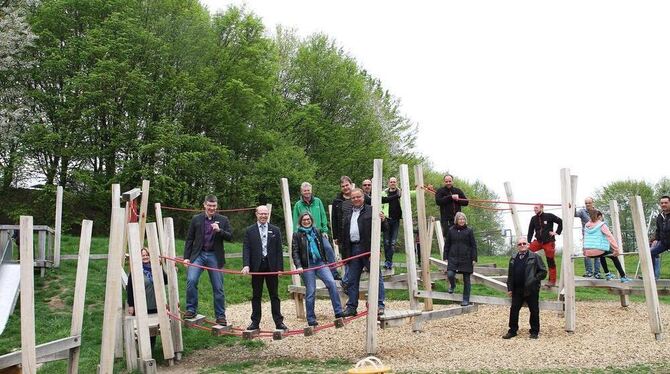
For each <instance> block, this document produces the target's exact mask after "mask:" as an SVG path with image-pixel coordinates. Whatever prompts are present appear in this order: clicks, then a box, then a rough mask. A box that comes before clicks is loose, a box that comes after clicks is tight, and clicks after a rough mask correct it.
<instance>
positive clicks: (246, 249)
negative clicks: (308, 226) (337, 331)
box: [242, 205, 288, 330]
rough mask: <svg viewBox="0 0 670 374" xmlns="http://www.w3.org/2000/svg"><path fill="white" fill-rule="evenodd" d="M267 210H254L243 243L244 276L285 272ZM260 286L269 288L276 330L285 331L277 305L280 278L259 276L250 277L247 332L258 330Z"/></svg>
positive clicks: (278, 239)
mask: <svg viewBox="0 0 670 374" xmlns="http://www.w3.org/2000/svg"><path fill="white" fill-rule="evenodd" d="M269 218H270V212H269V210H268V207H267V206H265V205H260V206H258V207H256V221H257V222H256V223H254V224H253V225H251V226H249V227H247V231H246V233H245V234H244V243H242V263H243V264H244V267H243V268H242V273H243V274H248V273H249V272H250V271H251V272H263V273H269V272H277V271H283V270H284V256H283V253H282V241H281V232H280V231H279V227H277V226H275V225H272V224H270V223H268V219H269ZM263 282H265V284H266V285H267V287H268V293H269V294H270V305H271V310H272V319H273V320H274V323H275V327H276V328H277V330H288V327H286V325H285V324H284V316H282V314H281V308H280V301H279V276H278V275H277V274H267V275H264V274H259V275H252V276H251V289H252V297H251V324H250V325H249V327H247V330H258V329H259V327H260V322H261V298H262V297H263Z"/></svg>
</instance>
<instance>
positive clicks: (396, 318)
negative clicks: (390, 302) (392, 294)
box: [378, 309, 421, 329]
mask: <svg viewBox="0 0 670 374" xmlns="http://www.w3.org/2000/svg"><path fill="white" fill-rule="evenodd" d="M420 315H421V311H420V310H394V309H387V310H386V311H385V312H384V314H382V315H381V316H379V317H378V320H379V325H380V327H381V328H383V329H385V328H389V327H398V326H402V325H404V324H405V323H407V322H408V321H410V320H411V319H412V318H413V317H417V316H420Z"/></svg>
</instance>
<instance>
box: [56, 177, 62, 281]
mask: <svg viewBox="0 0 670 374" xmlns="http://www.w3.org/2000/svg"><path fill="white" fill-rule="evenodd" d="M62 225H63V186H58V187H56V224H55V227H54V267H56V268H57V267H60V241H61V230H62Z"/></svg>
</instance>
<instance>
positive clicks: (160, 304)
mask: <svg viewBox="0 0 670 374" xmlns="http://www.w3.org/2000/svg"><path fill="white" fill-rule="evenodd" d="M156 226H157V225H156V224H155V223H153V222H152V223H150V224H148V225H147V239H148V242H149V257H150V258H151V274H152V275H153V278H154V293H155V294H156V309H157V310H158V323H159V326H160V331H161V345H162V346H163V358H164V359H166V360H168V363H169V364H172V363H173V358H174V345H173V344H172V329H171V328H170V319H169V318H168V315H167V310H166V309H165V306H166V305H167V301H166V298H165V285H164V284H163V268H161V264H160V253H159V252H160V251H159V250H158V247H159V244H158V232H157V231H158V230H157V228H156ZM161 226H162V224H161ZM133 280H135V277H134V276H133ZM142 281H144V278H142Z"/></svg>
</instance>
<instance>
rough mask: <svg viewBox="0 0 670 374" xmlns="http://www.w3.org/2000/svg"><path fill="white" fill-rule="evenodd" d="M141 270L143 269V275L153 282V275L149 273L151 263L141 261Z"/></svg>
mask: <svg viewBox="0 0 670 374" xmlns="http://www.w3.org/2000/svg"><path fill="white" fill-rule="evenodd" d="M142 271H144V276H145V277H146V278H147V279H149V282H151V283H153V282H154V278H153V275H152V274H151V263H148V264H145V263H142Z"/></svg>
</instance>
